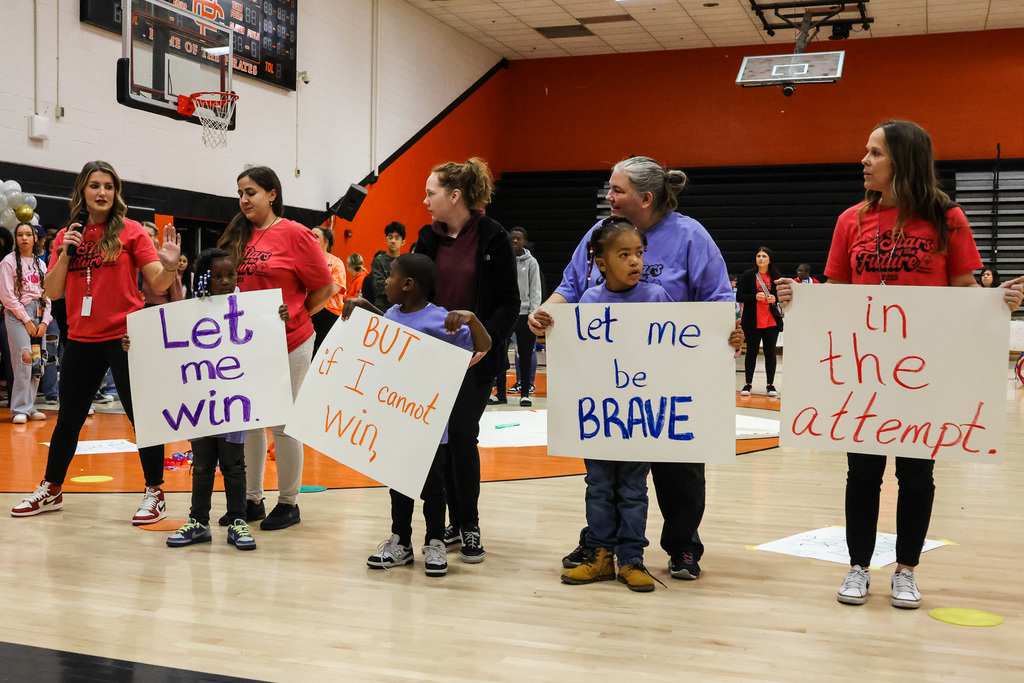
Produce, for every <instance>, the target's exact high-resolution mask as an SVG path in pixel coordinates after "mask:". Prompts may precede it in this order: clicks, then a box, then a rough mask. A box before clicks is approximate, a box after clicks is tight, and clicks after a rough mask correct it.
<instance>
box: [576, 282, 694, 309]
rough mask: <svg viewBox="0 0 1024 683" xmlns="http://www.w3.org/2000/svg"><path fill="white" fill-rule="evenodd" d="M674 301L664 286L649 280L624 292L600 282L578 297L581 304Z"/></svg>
mask: <svg viewBox="0 0 1024 683" xmlns="http://www.w3.org/2000/svg"><path fill="white" fill-rule="evenodd" d="M674 301H675V299H673V298H672V297H671V296H669V294H668V292H666V291H665V288H664V287H662V286H661V285H652V284H650V283H649V282H638V283H636V286H635V287H632V288H630V289H627V290H626V291H624V292H613V291H611V290H610V289H608V288H607V287H605V286H604V285H603V284H602V285H601V286H600V287H591V288H590V289H588V290H587V291H585V292H583V296H581V297H580V303H581V304H624V303H629V302H633V303H643V302H647V303H651V302H665V303H672V302H674Z"/></svg>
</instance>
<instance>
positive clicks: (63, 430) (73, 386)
mask: <svg viewBox="0 0 1024 683" xmlns="http://www.w3.org/2000/svg"><path fill="white" fill-rule="evenodd" d="M107 368H109V369H110V372H111V374H112V375H113V376H114V385H115V386H117V395H118V397H119V398H120V399H121V405H122V406H123V407H124V412H125V414H126V415H127V416H128V419H129V420H130V421H131V423H132V427H134V426H135V413H134V411H133V410H132V387H131V383H130V381H129V376H128V353H127V352H126V351H124V350H123V349H122V348H121V340H120V339H115V340H112V341H104V342H81V341H75V340H74V339H69V340H68V343H67V346H66V347H65V348H64V357H63V359H62V360H61V366H60V387H59V388H58V396H59V397H60V409H59V410H58V411H57V424H56V426H55V427H54V428H53V436H52V437H50V451H49V453H48V454H47V457H46V481H48V482H50V483H51V484H56V485H58V486H63V484H64V478H65V477H66V476H67V473H68V467H70V466H71V459H72V458H74V457H75V450H76V449H77V448H78V436H79V434H80V433H81V431H82V425H84V424H85V419H86V418H87V417H89V408H90V407H92V399H93V397H94V396H95V395H96V392H97V391H98V390H99V388H100V384H101V383H102V382H103V376H104V375H106V374H107ZM139 460H141V461H142V473H143V474H144V475H145V477H146V486H154V487H155V486H160V485H161V484H163V483H164V447H163V446H147V447H145V448H140V449H139Z"/></svg>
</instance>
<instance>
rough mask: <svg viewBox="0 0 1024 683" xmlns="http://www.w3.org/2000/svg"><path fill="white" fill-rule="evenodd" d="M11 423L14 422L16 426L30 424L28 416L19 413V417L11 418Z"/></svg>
mask: <svg viewBox="0 0 1024 683" xmlns="http://www.w3.org/2000/svg"><path fill="white" fill-rule="evenodd" d="M11 422H13V423H14V424H16V425H23V424H25V423H26V422H28V415H26V414H25V413H18V414H17V415H15V416H14V417H12V418H11Z"/></svg>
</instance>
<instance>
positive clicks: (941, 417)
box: [780, 285, 1010, 464]
mask: <svg viewBox="0 0 1024 683" xmlns="http://www.w3.org/2000/svg"><path fill="white" fill-rule="evenodd" d="M1009 320H1010V316H1009V311H1008V310H1007V308H1006V304H1004V303H1003V290H1000V289H981V288H976V287H972V288H965V287H884V286H881V285H874V286H867V285H836V286H834V285H828V286H822V287H818V286H815V287H811V286H808V285H796V286H795V291H794V294H793V303H792V304H791V305H790V308H789V312H788V313H787V315H786V367H785V377H784V383H785V393H784V397H783V401H782V421H781V425H780V444H781V445H782V446H783V447H789V448H808V449H820V450H828V451H846V452H853V453H873V454H877V455H899V456H904V457H912V458H928V459H934V460H952V461H959V462H980V463H993V464H997V463H1000V462H1002V453H1001V452H1000V449H1001V448H1002V443H1003V432H1004V428H1005V420H1006V415H1005V410H1006V408H1005V405H1004V403H1005V395H1006V371H1007V358H1008V341H1007V340H1008V339H1009V324H1010V323H1009Z"/></svg>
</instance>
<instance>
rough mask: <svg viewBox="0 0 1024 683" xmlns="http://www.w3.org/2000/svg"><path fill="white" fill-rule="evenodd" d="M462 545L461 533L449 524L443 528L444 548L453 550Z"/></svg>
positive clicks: (447, 550)
mask: <svg viewBox="0 0 1024 683" xmlns="http://www.w3.org/2000/svg"><path fill="white" fill-rule="evenodd" d="M461 547H462V534H461V533H460V532H459V530H458V529H456V528H455V527H453V526H452V525H451V524H449V525H448V526H446V527H445V528H444V550H445V552H447V553H450V552H454V551H456V550H458V549H459V548H461Z"/></svg>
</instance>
